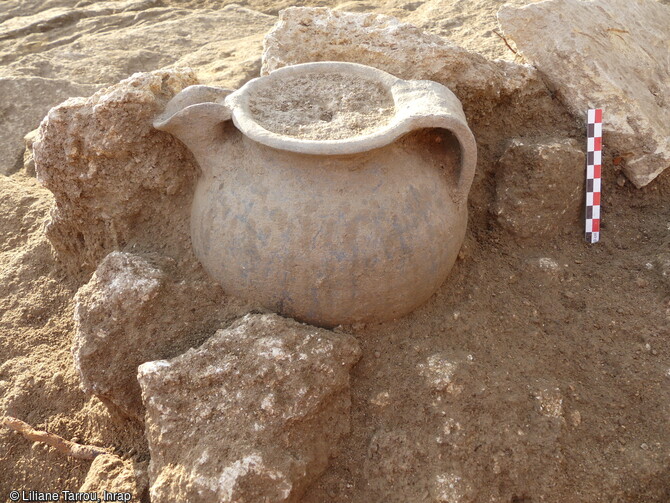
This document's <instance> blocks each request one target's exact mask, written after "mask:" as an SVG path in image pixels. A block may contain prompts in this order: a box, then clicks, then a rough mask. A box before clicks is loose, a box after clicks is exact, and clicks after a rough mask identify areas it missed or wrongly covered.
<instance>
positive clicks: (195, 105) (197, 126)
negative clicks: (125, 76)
mask: <svg viewBox="0 0 670 503" xmlns="http://www.w3.org/2000/svg"><path fill="white" fill-rule="evenodd" d="M232 92H233V90H232V89H224V88H221V87H211V86H202V85H195V86H189V87H187V88H186V89H184V90H182V91H181V92H180V93H178V94H176V95H175V96H174V97H173V98H172V99H171V100H170V101H169V102H168V103H167V105H166V106H165V110H164V111H163V112H162V113H161V114H160V115H158V116H157V117H156V118H155V119H154V121H153V126H154V127H155V128H156V129H159V130H161V131H166V132H168V133H170V134H172V135H174V136H176V137H177V138H179V139H180V140H181V141H182V142H184V143H185V144H186V145H187V146H188V148H189V149H190V150H191V151H192V152H194V153H195V152H197V151H198V150H199V149H200V148H203V147H204V146H206V145H208V144H209V143H210V142H211V141H212V139H213V138H216V136H217V135H216V134H215V131H213V129H215V128H216V127H217V126H218V125H219V124H220V123H221V122H224V121H227V120H229V119H230V118H231V110H230V109H229V108H228V107H227V106H226V105H224V104H223V100H224V99H225V98H226V96H228V95H229V94H230V93H232Z"/></svg>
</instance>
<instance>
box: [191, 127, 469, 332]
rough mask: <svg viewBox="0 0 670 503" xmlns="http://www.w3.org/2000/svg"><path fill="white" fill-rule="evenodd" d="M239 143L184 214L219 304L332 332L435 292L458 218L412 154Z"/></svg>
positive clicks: (440, 182)
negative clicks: (231, 301) (229, 297)
mask: <svg viewBox="0 0 670 503" xmlns="http://www.w3.org/2000/svg"><path fill="white" fill-rule="evenodd" d="M242 141H243V142H244V146H245V148H243V149H242V150H243V151H244V152H241V153H242V154H243V155H240V156H235V158H234V159H233V158H228V159H222V160H221V163H222V165H223V164H226V166H223V167H222V168H221V169H220V170H214V171H213V173H212V174H210V175H209V176H203V177H202V178H201V180H200V181H199V183H198V187H197V191H196V196H195V200H194V205H193V211H192V221H191V225H192V239H193V246H194V250H195V252H196V255H197V256H198V258H199V259H200V260H201V262H202V263H203V265H204V267H205V268H206V270H207V271H208V272H209V274H210V275H211V276H212V277H213V278H214V279H216V280H217V281H218V282H219V283H220V284H221V286H222V287H223V288H224V290H225V291H226V292H228V293H230V294H234V295H237V296H240V297H243V298H246V299H249V300H253V301H256V302H259V303H260V304H262V305H263V306H265V307H267V308H268V309H272V310H274V311H277V312H280V313H282V314H285V315H288V316H291V317H294V318H296V319H299V320H302V321H306V322H309V323H312V324H315V325H320V326H335V325H338V324H348V323H354V322H360V321H363V322H366V321H382V320H386V319H391V318H395V317H398V316H402V315H404V314H406V313H408V312H409V311H411V310H412V309H414V308H416V307H417V306H419V305H420V304H421V303H423V302H425V301H426V300H427V299H428V297H430V296H431V295H432V294H433V293H434V292H435V290H436V289H437V288H438V287H439V285H440V284H441V283H442V282H443V281H444V279H445V278H446V276H447V274H448V272H449V270H450V269H451V267H452V265H453V263H454V260H455V258H456V255H457V254H458V250H459V248H460V246H461V243H462V241H463V237H464V234H465V226H466V220H467V209H466V207H465V204H461V205H460V207H459V206H457V205H456V204H454V203H453V202H452V191H451V190H450V188H449V187H450V183H449V179H448V175H449V174H448V173H445V169H447V168H444V164H440V163H439V159H438V162H437V163H436V162H433V161H431V160H430V159H429V157H427V156H423V155H421V154H420V153H419V152H418V151H417V147H416V142H411V145H414V147H412V146H411V145H410V144H409V143H408V142H406V141H399V142H396V143H394V144H391V145H389V146H387V147H384V148H380V149H376V150H372V151H370V152H365V153H362V154H355V155H350V156H313V155H305V154H296V153H291V152H285V151H280V150H276V149H272V148H269V147H265V146H262V145H260V144H258V143H256V142H254V141H252V140H249V139H247V138H244V139H243V140H242ZM419 148H420V145H419ZM431 157H434V156H431Z"/></svg>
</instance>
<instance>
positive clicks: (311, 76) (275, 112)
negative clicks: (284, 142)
mask: <svg viewBox="0 0 670 503" xmlns="http://www.w3.org/2000/svg"><path fill="white" fill-rule="evenodd" d="M273 76H274V75H272V74H271V75H270V76H269V78H267V77H266V78H264V79H259V81H258V82H257V84H256V85H255V86H253V88H251V89H249V95H248V102H247V103H248V112H249V115H250V117H251V119H252V120H253V121H254V122H256V123H257V124H258V125H259V126H261V127H262V128H264V129H266V130H268V131H271V132H273V133H276V134H280V135H283V136H289V137H293V138H298V139H304V140H342V139H347V138H354V137H358V136H365V135H368V134H371V133H373V132H374V131H376V130H378V129H380V128H382V127H384V126H386V125H387V124H388V123H389V122H390V120H391V119H392V118H393V117H394V115H395V113H396V110H395V103H394V99H393V95H392V93H391V91H390V88H389V86H388V84H387V83H385V82H380V81H379V80H377V79H374V78H373V77H370V76H367V75H361V74H359V73H357V72H347V71H342V70H334V71H311V72H305V73H302V74H288V75H281V78H272V77H273ZM277 77H279V76H278V75H277Z"/></svg>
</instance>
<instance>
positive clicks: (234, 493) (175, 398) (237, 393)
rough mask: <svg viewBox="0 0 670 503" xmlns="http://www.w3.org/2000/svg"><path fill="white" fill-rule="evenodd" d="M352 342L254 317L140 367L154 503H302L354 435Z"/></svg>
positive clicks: (357, 355) (289, 322)
mask: <svg viewBox="0 0 670 503" xmlns="http://www.w3.org/2000/svg"><path fill="white" fill-rule="evenodd" d="M360 355H361V351H360V348H359V347H358V344H357V342H356V340H355V339H354V338H353V337H352V336H349V335H346V334H335V333H334V332H330V331H327V330H323V329H319V328H314V327H311V326H309V325H304V324H300V323H298V322H295V321H293V320H288V319H285V318H281V317H279V316H277V315H247V316H245V317H244V318H243V319H242V320H240V321H238V322H236V323H234V324H233V325H232V326H231V327H230V328H228V329H226V330H220V331H218V332H217V333H216V335H214V336H213V337H211V338H210V339H209V340H207V342H205V343H204V344H203V345H202V346H201V347H199V348H197V349H191V350H189V351H187V352H186V353H184V354H183V355H181V356H178V357H176V358H173V359H172V360H159V361H153V362H148V363H145V364H143V365H141V366H140V367H139V373H138V380H139V382H140V385H141V387H142V397H143V400H144V403H145V405H146V408H147V423H146V428H147V430H146V432H147V439H148V441H149V448H150V451H151V464H150V469H149V472H150V479H151V484H152V485H151V489H150V492H151V500H152V501H153V502H154V503H163V502H172V501H188V502H190V503H198V502H210V501H221V502H256V501H258V502H261V501H262V502H266V503H272V502H296V501H299V498H300V497H301V495H302V493H303V492H304V490H305V488H306V487H307V486H308V485H309V484H310V483H311V482H312V481H313V480H314V479H315V478H316V477H318V476H319V475H320V474H321V473H322V472H323V471H324V470H325V468H326V466H327V464H328V458H329V456H330V455H332V453H333V452H334V451H335V449H336V444H337V442H338V440H339V439H340V438H341V437H342V436H343V435H345V434H347V433H348V431H349V410H350V406H351V399H350V396H349V370H350V368H351V367H352V366H353V365H354V364H355V363H356V361H358V359H359V358H360Z"/></svg>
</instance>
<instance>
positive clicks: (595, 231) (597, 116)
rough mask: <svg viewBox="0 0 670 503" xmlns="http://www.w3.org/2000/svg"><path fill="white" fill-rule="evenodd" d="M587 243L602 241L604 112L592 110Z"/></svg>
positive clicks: (588, 126) (588, 140)
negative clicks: (601, 205)
mask: <svg viewBox="0 0 670 503" xmlns="http://www.w3.org/2000/svg"><path fill="white" fill-rule="evenodd" d="M586 119H587V120H586V130H587V135H586V228H585V231H586V241H588V242H589V243H597V242H598V241H599V240H600V195H601V170H602V138H603V111H602V109H601V108H595V109H591V110H589V111H588V112H587V116H586Z"/></svg>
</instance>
